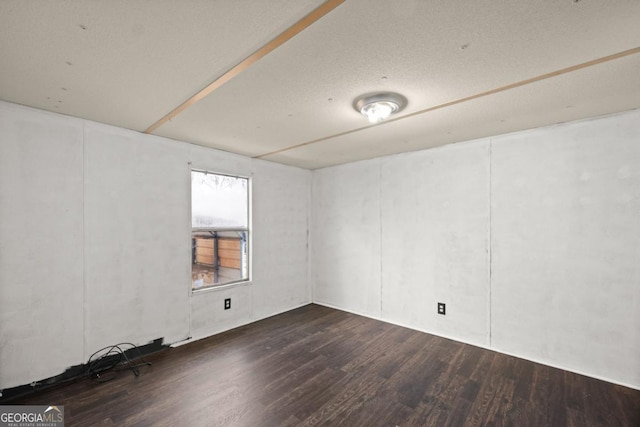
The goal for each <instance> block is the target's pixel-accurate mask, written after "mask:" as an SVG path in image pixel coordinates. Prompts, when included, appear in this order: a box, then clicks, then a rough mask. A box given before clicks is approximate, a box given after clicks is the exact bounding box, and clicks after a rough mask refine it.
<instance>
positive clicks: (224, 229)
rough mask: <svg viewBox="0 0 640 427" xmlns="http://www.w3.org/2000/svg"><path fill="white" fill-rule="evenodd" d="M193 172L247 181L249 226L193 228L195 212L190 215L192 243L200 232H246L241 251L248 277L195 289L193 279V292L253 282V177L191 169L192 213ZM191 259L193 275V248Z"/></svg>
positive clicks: (191, 199) (191, 195)
mask: <svg viewBox="0 0 640 427" xmlns="http://www.w3.org/2000/svg"><path fill="white" fill-rule="evenodd" d="M193 172H199V173H204V174H206V175H207V174H208V175H218V176H227V177H230V178H236V179H245V180H246V181H247V201H246V203H247V226H246V227H245V228H243V227H194V226H193V212H191V215H189V222H190V226H191V239H190V240H191V241H192V242H193V235H194V233H198V232H244V233H245V236H246V239H245V242H244V250H243V249H241V251H243V252H244V253H245V257H246V277H242V278H241V279H238V280H231V281H226V282H222V283H216V284H213V285H209V286H203V287H200V288H194V287H193V277H192V280H191V286H190V288H191V291H192V292H194V293H196V292H202V291H208V290H212V289H219V288H222V287H228V286H233V285H238V284H245V283H248V282H251V271H252V268H251V247H252V242H251V208H252V206H251V185H252V181H251V177H248V176H242V175H236V174H230V173H225V172H215V171H212V170H207V169H200V168H194V167H191V168H190V169H189V177H190V178H191V179H190V180H189V194H190V200H189V202H190V204H189V207H190V211H191V207H192V206H193V184H192V179H193ZM191 257H192V261H191V262H192V265H191V272H192V274H193V247H192V251H191ZM240 269H241V274H242V275H243V276H244V270H245V267H244V266H243V263H242V261H241V267H240Z"/></svg>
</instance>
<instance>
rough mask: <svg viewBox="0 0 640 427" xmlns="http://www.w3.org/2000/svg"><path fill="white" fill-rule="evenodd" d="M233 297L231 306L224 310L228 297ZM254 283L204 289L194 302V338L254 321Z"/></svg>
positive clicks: (192, 306) (192, 307) (193, 299)
mask: <svg viewBox="0 0 640 427" xmlns="http://www.w3.org/2000/svg"><path fill="white" fill-rule="evenodd" d="M226 298H230V299H231V308H230V309H228V310H225V309H224V300H225V299H226ZM252 311H253V291H252V285H251V284H248V283H247V284H243V285H238V286H232V287H222V288H217V289H211V290H207V291H200V292H197V293H196V294H194V295H193V297H192V304H191V337H192V338H193V339H200V338H205V337H208V336H210V335H213V334H217V333H220V332H224V331H227V330H229V329H232V328H235V327H238V326H242V325H246V324H247V323H250V322H251V321H252V320H253V317H252Z"/></svg>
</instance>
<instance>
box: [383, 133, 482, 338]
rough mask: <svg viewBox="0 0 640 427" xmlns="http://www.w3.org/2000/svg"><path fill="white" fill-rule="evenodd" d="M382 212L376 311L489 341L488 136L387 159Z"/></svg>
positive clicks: (418, 325) (414, 324) (440, 331)
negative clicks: (442, 309) (379, 294)
mask: <svg viewBox="0 0 640 427" xmlns="http://www.w3.org/2000/svg"><path fill="white" fill-rule="evenodd" d="M381 212H382V213H381V218H382V219H381V221H382V227H381V228H382V245H381V251H382V255H381V259H382V318H383V319H387V320H390V321H392V322H395V323H400V324H403V325H407V326H410V327H413V328H418V329H422V330H427V331H431V332H433V333H436V334H439V335H445V336H450V337H454V338H456V339H461V340H463V341H467V342H471V343H475V344H479V345H487V344H488V341H487V338H488V323H487V322H488V317H487V307H488V286H489V271H488V248H489V246H488V245H489V242H488V240H489V238H488V236H489V235H488V224H489V151H488V143H487V142H479V143H475V144H473V145H468V144H462V145H459V146H450V147H445V148H441V149H435V150H428V151H422V152H417V153H412V154H407V155H401V156H396V157H391V158H387V159H386V160H385V161H384V162H383V164H382V206H381ZM438 302H442V303H445V304H446V308H447V313H446V315H445V316H442V315H439V314H437V303H438Z"/></svg>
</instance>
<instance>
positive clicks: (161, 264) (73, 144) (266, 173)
mask: <svg viewBox="0 0 640 427" xmlns="http://www.w3.org/2000/svg"><path fill="white" fill-rule="evenodd" d="M189 163H191V164H192V165H193V167H195V168H199V169H207V170H211V171H214V172H225V173H230V174H238V175H243V176H249V177H251V179H252V184H253V218H252V221H253V228H252V239H253V245H252V248H251V251H252V253H251V254H252V259H253V266H252V267H253V271H252V281H251V282H250V283H248V284H242V285H236V286H228V287H224V288H220V289H215V290H208V291H202V292H197V293H194V294H192V293H191V290H190V286H191V274H190V259H191V240H190V230H191V229H190V194H189V193H190V182H191V180H190V164H189ZM310 179H311V173H310V172H309V171H307V170H302V169H298V168H292V167H288V166H282V165H277V164H273V163H269V162H266V161H262V160H255V159H250V158H247V157H243V156H237V155H232V154H229V153H224V152H220V151H216V150H211V149H206V148H202V147H196V146H193V145H190V144H185V143H181V142H177V141H172V140H168V139H165V138H160V137H156V136H151V135H143V134H140V133H137V132H133V131H129V130H124V129H119V128H115V127H112V126H106V125H102V124H98V123H93V122H88V121H85V120H80V119H75V118H71V117H65V116H60V115H56V114H52V113H47V112H43V111H39V110H35V109H31V108H27V107H22V106H18V105H14V104H9V103H4V102H0V389H3V388H10V387H14V386H18V385H23V384H28V383H30V382H31V381H38V380H42V379H44V378H47V377H50V376H54V375H57V374H60V373H62V372H63V371H64V370H65V369H66V368H68V367H70V366H73V365H77V364H81V363H84V362H86V361H87V358H88V357H89V356H90V355H91V354H92V353H93V352H94V351H95V350H97V349H99V348H101V347H103V346H105V345H110V344H116V343H119V342H123V341H131V342H133V343H135V344H139V345H140V344H146V343H148V342H149V341H151V340H153V339H156V338H164V342H165V343H174V342H177V341H180V340H184V339H186V338H188V337H189V336H192V337H194V338H202V337H204V336H207V335H210V334H213V333H217V332H221V331H224V330H227V329H230V328H233V327H236V326H239V325H242V324H246V323H249V322H251V321H254V320H258V319H261V318H264V317H267V316H270V315H273V314H277V313H279V312H283V311H287V310H290V309H292V308H295V307H298V306H300V305H304V304H307V303H309V302H310V287H309V283H308V260H307V229H308V216H309V189H310ZM224 298H231V299H232V308H231V310H227V311H225V310H224V309H223V300H224Z"/></svg>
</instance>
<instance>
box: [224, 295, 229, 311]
mask: <svg viewBox="0 0 640 427" xmlns="http://www.w3.org/2000/svg"><path fill="white" fill-rule="evenodd" d="M230 308H231V298H225V299H224V309H225V310H229V309H230Z"/></svg>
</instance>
